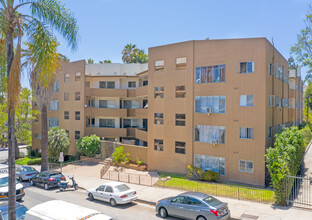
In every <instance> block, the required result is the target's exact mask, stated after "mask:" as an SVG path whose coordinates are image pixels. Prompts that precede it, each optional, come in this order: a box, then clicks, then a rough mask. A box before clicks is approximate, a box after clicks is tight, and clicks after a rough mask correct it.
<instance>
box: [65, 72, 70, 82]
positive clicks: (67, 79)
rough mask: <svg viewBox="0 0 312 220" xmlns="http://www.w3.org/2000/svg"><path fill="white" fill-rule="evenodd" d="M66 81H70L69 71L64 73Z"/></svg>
mask: <svg viewBox="0 0 312 220" xmlns="http://www.w3.org/2000/svg"><path fill="white" fill-rule="evenodd" d="M64 82H69V74H68V73H66V74H65V75H64Z"/></svg>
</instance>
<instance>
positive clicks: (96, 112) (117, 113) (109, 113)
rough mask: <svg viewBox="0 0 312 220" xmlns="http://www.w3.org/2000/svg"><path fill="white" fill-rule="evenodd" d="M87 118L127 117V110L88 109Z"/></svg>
mask: <svg viewBox="0 0 312 220" xmlns="http://www.w3.org/2000/svg"><path fill="white" fill-rule="evenodd" d="M86 116H90V117H94V116H98V117H127V109H119V108H92V107H88V108H86Z"/></svg>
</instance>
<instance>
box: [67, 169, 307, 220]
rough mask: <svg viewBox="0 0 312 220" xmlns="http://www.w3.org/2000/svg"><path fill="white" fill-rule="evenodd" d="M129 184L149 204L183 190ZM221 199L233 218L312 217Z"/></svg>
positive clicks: (83, 181)
mask: <svg viewBox="0 0 312 220" xmlns="http://www.w3.org/2000/svg"><path fill="white" fill-rule="evenodd" d="M63 174H64V175H65V176H70V175H72V173H66V172H63ZM75 179H76V181H77V183H78V185H79V187H81V188H83V189H85V190H87V189H91V188H97V187H98V186H100V185H102V184H105V183H107V182H110V181H109V180H105V179H100V178H95V177H86V176H82V175H80V176H79V175H77V174H75ZM127 185H128V186H129V187H130V188H132V189H134V190H136V191H137V193H138V197H139V200H138V201H139V202H143V203H147V204H155V203H156V202H157V201H158V200H160V199H163V198H166V197H171V196H176V195H178V194H180V193H182V192H183V191H180V190H174V189H165V188H158V187H149V186H141V185H135V184H128V183H127ZM218 198H219V199H220V200H221V201H223V202H226V203H228V205H229V208H230V210H231V213H232V214H231V215H232V218H233V219H244V220H251V219H253V220H260V219H261V220H263V219H265V220H280V219H286V220H293V219H296V220H307V219H312V211H308V210H304V209H296V208H289V207H278V206H273V205H269V204H262V203H255V202H248V201H242V200H235V199H229V198H223V197H218Z"/></svg>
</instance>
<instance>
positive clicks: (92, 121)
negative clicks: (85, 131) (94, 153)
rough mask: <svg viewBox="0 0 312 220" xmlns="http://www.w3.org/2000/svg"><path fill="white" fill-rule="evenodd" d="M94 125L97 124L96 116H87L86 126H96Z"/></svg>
mask: <svg viewBox="0 0 312 220" xmlns="http://www.w3.org/2000/svg"><path fill="white" fill-rule="evenodd" d="M94 125H95V118H90V117H87V118H86V127H87V128H89V127H94Z"/></svg>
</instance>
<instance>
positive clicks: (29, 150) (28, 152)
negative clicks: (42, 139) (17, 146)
mask: <svg viewBox="0 0 312 220" xmlns="http://www.w3.org/2000/svg"><path fill="white" fill-rule="evenodd" d="M26 149H27V155H29V156H30V157H31V151H32V145H28V146H27V147H26Z"/></svg>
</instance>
